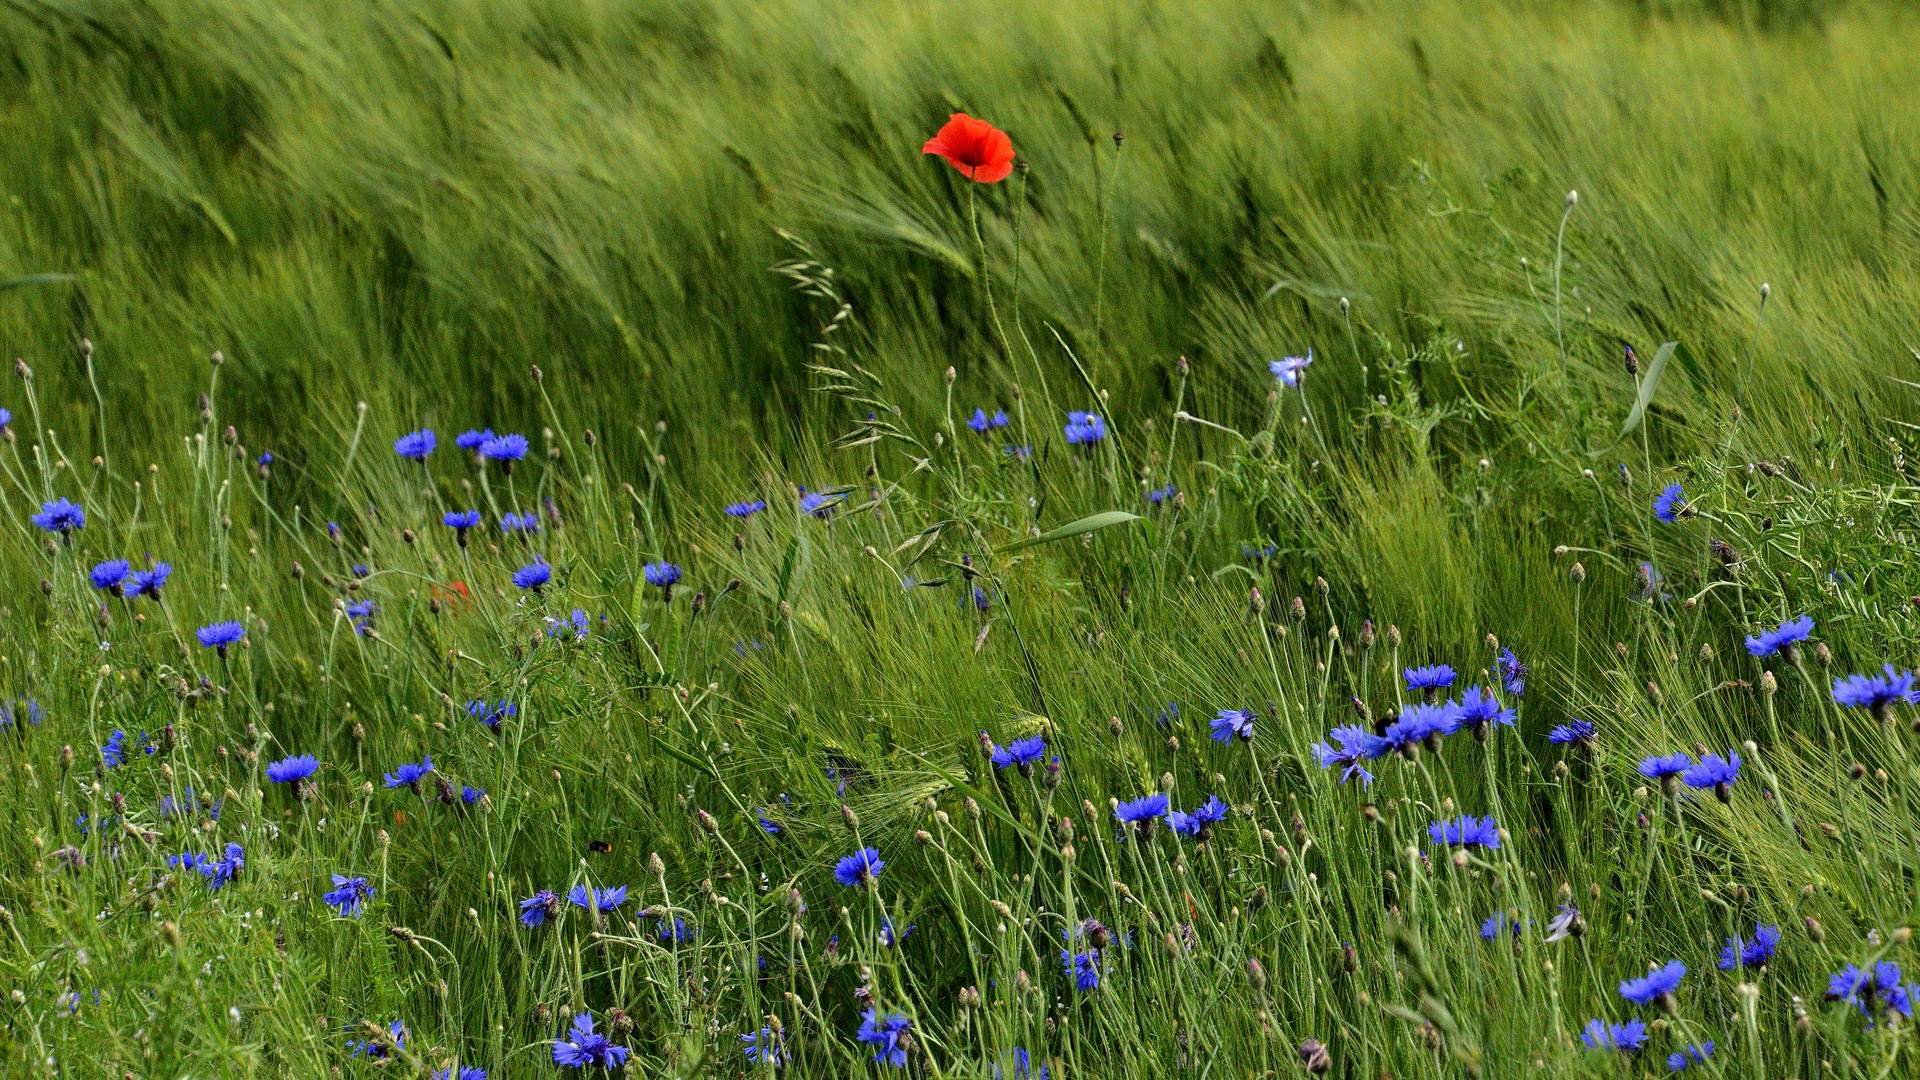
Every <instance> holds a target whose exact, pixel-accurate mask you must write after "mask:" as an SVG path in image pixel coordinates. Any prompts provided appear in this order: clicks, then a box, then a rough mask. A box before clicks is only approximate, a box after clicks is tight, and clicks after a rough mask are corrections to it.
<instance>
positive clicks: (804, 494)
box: [800, 488, 847, 518]
mask: <svg viewBox="0 0 1920 1080" xmlns="http://www.w3.org/2000/svg"><path fill="white" fill-rule="evenodd" d="M846 497H847V493H846V492H844V491H841V492H835V493H833V494H830V495H826V494H821V493H820V492H817V491H815V492H809V491H808V490H807V489H806V488H801V489H800V512H801V513H803V514H808V515H811V516H813V517H817V518H829V517H832V516H833V512H834V510H836V509H838V508H839V506H840V503H841V502H842V501H843V500H844V499H845V498H846Z"/></svg>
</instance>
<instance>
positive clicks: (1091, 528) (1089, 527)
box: [999, 510, 1140, 551]
mask: <svg viewBox="0 0 1920 1080" xmlns="http://www.w3.org/2000/svg"><path fill="white" fill-rule="evenodd" d="M1139 520H1140V515H1139V514H1129V513H1127V512H1126V511H1125V510H1102V511H1101V512H1100V513H1098V514H1088V515H1087V516H1086V517H1083V518H1081V519H1080V520H1078V521H1070V522H1068V523H1067V524H1065V525H1062V526H1060V527H1059V528H1057V529H1053V530H1051V531H1049V532H1044V533H1041V534H1040V535H1039V536H1030V537H1028V538H1027V539H1025V540H1015V541H1014V542H1013V543H1011V544H1008V545H1006V546H1005V547H1002V548H1000V549H999V550H1001V551H1018V550H1020V549H1021V548H1025V547H1033V546H1034V545H1036V544H1051V543H1053V542H1054V541H1055V540H1068V539H1072V538H1073V537H1076V536H1084V535H1086V534H1087V533H1090V532H1099V531H1100V530H1101V529H1110V528H1112V527H1114V526H1115V525H1125V524H1126V523H1127V522H1129V521H1139Z"/></svg>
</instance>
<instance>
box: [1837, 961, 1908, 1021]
mask: <svg viewBox="0 0 1920 1080" xmlns="http://www.w3.org/2000/svg"><path fill="white" fill-rule="evenodd" d="M1900 979H1901V974H1900V965H1899V964H1896V963H1893V962H1892V961H1889V960H1882V961H1880V962H1879V963H1877V964H1875V965H1873V970H1872V971H1871V972H1867V971H1862V970H1860V969H1859V968H1857V967H1855V966H1854V965H1852V964H1848V965H1847V966H1846V967H1844V968H1842V969H1841V970H1840V971H1839V973H1837V974H1835V975H1834V976H1833V977H1831V978H1829V979H1828V980H1827V1000H1828V1001H1844V1002H1846V1003H1847V1004H1849V1005H1852V1006H1854V1007H1855V1008H1857V1009H1859V1010H1860V1015H1862V1016H1864V1017H1866V1018H1867V1026H1868V1027H1872V1026H1873V1022H1874V1020H1875V1018H1877V1017H1879V1016H1880V1015H1882V1014H1884V1013H1886V1012H1888V1011H1892V1012H1897V1013H1899V1014H1900V1015H1901V1016H1905V1017H1908V1018H1911V1017H1912V1016H1913V998H1912V996H1913V994H1914V993H1920V987H1913V986H1903V985H1901V982H1900Z"/></svg>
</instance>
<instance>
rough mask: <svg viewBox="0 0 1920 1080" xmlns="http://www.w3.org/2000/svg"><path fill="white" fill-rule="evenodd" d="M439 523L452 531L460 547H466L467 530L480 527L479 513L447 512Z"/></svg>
mask: <svg viewBox="0 0 1920 1080" xmlns="http://www.w3.org/2000/svg"><path fill="white" fill-rule="evenodd" d="M440 523H441V524H443V525H445V526H446V527H447V528H449V529H452V530H453V535H454V539H456V540H458V541H459V542H460V546H461V547H466V546H467V530H468V529H477V528H479V527H480V511H478V510H449V511H447V514H446V516H445V517H443V518H441V519H440Z"/></svg>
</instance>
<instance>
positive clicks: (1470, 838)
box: [1427, 814, 1500, 851]
mask: <svg viewBox="0 0 1920 1080" xmlns="http://www.w3.org/2000/svg"><path fill="white" fill-rule="evenodd" d="M1427 835H1428V836H1430V837H1432V838H1433V842H1434V843H1436V844H1443V845H1446V846H1449V847H1484V848H1488V849H1490V850H1495V851H1497V850H1499V848H1500V826H1498V825H1496V824H1494V822H1493V818H1491V817H1484V818H1477V817H1474V816H1473V815H1472V814H1462V815H1461V816H1460V817H1459V818H1458V819H1456V820H1454V821H1436V822H1434V823H1433V824H1431V825H1429V826H1427Z"/></svg>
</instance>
